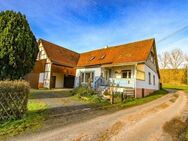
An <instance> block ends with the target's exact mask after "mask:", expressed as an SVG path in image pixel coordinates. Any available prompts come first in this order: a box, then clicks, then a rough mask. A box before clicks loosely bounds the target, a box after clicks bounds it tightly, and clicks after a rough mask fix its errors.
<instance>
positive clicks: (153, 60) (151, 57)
mask: <svg viewBox="0 0 188 141" xmlns="http://www.w3.org/2000/svg"><path fill="white" fill-rule="evenodd" d="M150 60H151V62H153V63H155V57H154V54H153V52H151V54H150Z"/></svg>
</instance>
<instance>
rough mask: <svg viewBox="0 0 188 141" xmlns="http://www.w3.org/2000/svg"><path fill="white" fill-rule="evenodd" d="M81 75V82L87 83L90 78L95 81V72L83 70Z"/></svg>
mask: <svg viewBox="0 0 188 141" xmlns="http://www.w3.org/2000/svg"><path fill="white" fill-rule="evenodd" d="M80 77H81V82H84V83H87V82H89V80H90V81H91V82H93V80H94V72H81V74H80Z"/></svg>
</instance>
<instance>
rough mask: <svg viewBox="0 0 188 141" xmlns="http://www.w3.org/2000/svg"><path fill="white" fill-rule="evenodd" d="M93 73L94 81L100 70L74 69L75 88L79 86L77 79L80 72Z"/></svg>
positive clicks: (99, 74)
mask: <svg viewBox="0 0 188 141" xmlns="http://www.w3.org/2000/svg"><path fill="white" fill-rule="evenodd" d="M91 71H93V72H94V81H95V80H97V79H98V78H99V77H100V76H101V68H100V67H98V68H82V69H76V77H75V84H74V86H75V87H78V86H79V77H80V72H91Z"/></svg>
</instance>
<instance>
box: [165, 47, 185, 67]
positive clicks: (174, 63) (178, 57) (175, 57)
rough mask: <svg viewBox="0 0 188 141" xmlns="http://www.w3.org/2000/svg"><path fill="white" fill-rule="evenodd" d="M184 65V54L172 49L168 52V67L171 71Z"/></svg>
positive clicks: (179, 50)
mask: <svg viewBox="0 0 188 141" xmlns="http://www.w3.org/2000/svg"><path fill="white" fill-rule="evenodd" d="M183 63H184V54H183V51H182V50H181V49H174V50H172V51H171V52H170V59H169V65H170V67H171V68H173V69H177V68H180V67H181V66H182V65H183Z"/></svg>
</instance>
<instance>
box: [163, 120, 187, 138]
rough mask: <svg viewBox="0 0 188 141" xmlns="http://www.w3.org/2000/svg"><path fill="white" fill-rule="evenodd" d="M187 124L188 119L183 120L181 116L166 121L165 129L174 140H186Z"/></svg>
mask: <svg viewBox="0 0 188 141" xmlns="http://www.w3.org/2000/svg"><path fill="white" fill-rule="evenodd" d="M187 125H188V120H186V121H185V122H183V121H181V120H180V119H179V118H174V119H172V120H171V121H169V122H166V123H165V125H164V126H163V129H164V131H165V132H167V133H168V134H169V135H170V136H171V137H172V140H173V141H186V139H185V130H186V128H187Z"/></svg>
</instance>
